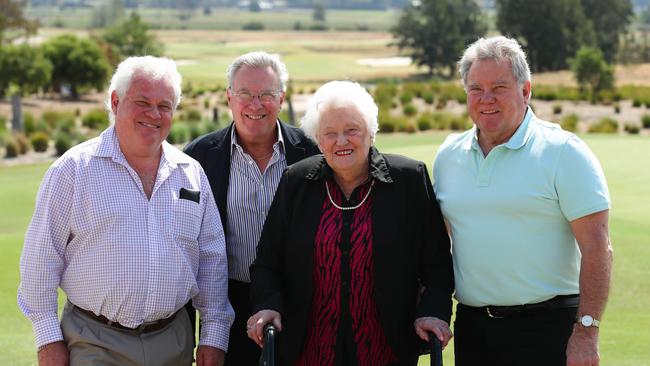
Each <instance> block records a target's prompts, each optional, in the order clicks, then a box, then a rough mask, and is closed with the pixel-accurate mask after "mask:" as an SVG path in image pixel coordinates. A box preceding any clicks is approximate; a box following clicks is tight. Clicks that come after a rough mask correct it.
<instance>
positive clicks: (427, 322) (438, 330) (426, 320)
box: [413, 316, 454, 349]
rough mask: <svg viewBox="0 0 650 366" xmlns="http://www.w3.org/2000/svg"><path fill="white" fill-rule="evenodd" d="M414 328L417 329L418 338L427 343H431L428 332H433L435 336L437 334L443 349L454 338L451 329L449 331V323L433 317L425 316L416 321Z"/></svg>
mask: <svg viewBox="0 0 650 366" xmlns="http://www.w3.org/2000/svg"><path fill="white" fill-rule="evenodd" d="M413 326H414V327H415V333H417V335H418V337H420V338H421V339H422V340H423V341H426V342H428V341H429V335H428V334H427V332H433V334H435V335H436V337H438V339H439V340H440V343H441V344H442V348H443V349H444V348H445V347H446V346H447V343H449V340H451V338H452V337H453V336H454V335H453V334H452V333H451V329H449V324H447V322H445V321H444V320H440V319H438V318H434V317H431V316H423V317H421V318H417V319H415V323H413Z"/></svg>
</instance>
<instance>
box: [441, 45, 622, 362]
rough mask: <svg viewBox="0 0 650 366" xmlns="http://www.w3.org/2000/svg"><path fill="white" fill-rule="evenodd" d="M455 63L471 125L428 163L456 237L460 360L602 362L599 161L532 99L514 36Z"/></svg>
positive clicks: (607, 260) (604, 206)
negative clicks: (539, 113) (538, 112)
mask: <svg viewBox="0 0 650 366" xmlns="http://www.w3.org/2000/svg"><path fill="white" fill-rule="evenodd" d="M459 68H460V74H461V77H462V79H463V83H464V86H465V90H466V92H467V107H468V111H469V115H470V117H471V118H472V120H473V121H474V127H473V128H472V129H470V130H469V131H466V132H465V133H462V134H454V135H451V136H449V137H448V138H447V140H446V141H445V142H444V143H443V145H442V146H441V147H440V150H439V151H438V154H437V157H436V161H435V163H434V179H435V183H434V185H435V189H436V195H437V198H438V200H439V202H440V207H441V209H442V212H443V214H444V216H445V218H446V220H447V223H448V225H449V229H450V233H451V237H452V245H453V249H452V251H453V258H454V274H455V281H456V298H457V300H458V302H459V305H458V307H457V310H456V322H455V330H454V331H455V334H456V340H455V353H456V365H458V366H472V365H544V366H549V365H558V366H559V365H562V366H564V365H598V362H599V354H598V325H599V322H600V319H601V316H602V314H603V311H604V308H605V303H606V300H607V295H608V290H609V282H610V274H611V267H612V249H611V245H610V242H609V232H608V210H609V206H610V201H609V193H608V190H607V184H606V182H605V177H604V174H603V171H602V169H601V167H600V164H599V163H598V160H597V159H596V157H595V156H594V155H593V154H592V152H591V151H590V150H589V148H588V147H587V146H586V145H585V144H584V143H583V142H582V141H581V140H580V139H579V138H578V137H576V136H575V135H574V134H572V133H569V132H566V131H564V130H562V129H561V128H560V127H559V125H557V124H553V123H549V122H546V121H542V120H540V119H538V118H537V117H536V116H535V114H534V113H533V111H532V110H531V109H530V108H529V106H528V103H529V100H530V96H531V82H530V79H531V78H530V70H529V67H528V64H527V62H526V55H525V54H524V52H523V51H522V50H521V47H520V46H519V44H518V43H517V42H516V41H515V40H512V39H508V38H505V37H494V38H488V39H480V40H478V41H477V42H476V43H474V44H472V45H471V46H470V47H468V49H467V50H466V51H465V53H464V55H463V57H462V59H461V60H460V61H459Z"/></svg>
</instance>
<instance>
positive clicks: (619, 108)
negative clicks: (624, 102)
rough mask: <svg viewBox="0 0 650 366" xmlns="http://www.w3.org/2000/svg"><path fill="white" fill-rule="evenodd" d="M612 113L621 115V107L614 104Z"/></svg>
mask: <svg viewBox="0 0 650 366" xmlns="http://www.w3.org/2000/svg"><path fill="white" fill-rule="evenodd" d="M614 113H616V114H620V113H621V105H620V104H618V103H616V104H614Z"/></svg>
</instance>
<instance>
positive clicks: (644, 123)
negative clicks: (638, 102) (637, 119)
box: [641, 114, 650, 128]
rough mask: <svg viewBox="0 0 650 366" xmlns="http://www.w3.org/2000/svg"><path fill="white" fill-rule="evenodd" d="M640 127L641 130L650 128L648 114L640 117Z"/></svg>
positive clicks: (649, 115)
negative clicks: (641, 127)
mask: <svg viewBox="0 0 650 366" xmlns="http://www.w3.org/2000/svg"><path fill="white" fill-rule="evenodd" d="M641 125H642V126H643V128H650V114H644V115H643V116H641Z"/></svg>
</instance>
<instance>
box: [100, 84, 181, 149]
mask: <svg viewBox="0 0 650 366" xmlns="http://www.w3.org/2000/svg"><path fill="white" fill-rule="evenodd" d="M111 108H112V109H113V113H115V131H116V133H117V136H118V139H119V140H120V145H121V146H122V148H123V149H122V150H123V151H124V152H129V153H131V152H133V153H136V154H138V155H146V154H149V153H155V152H158V151H159V150H158V149H159V148H160V145H161V144H162V142H163V141H164V140H165V139H166V138H167V135H168V134H169V129H170V127H171V122H172V116H173V114H174V89H173V87H172V82H171V80H170V79H169V78H168V77H162V78H160V79H152V78H151V77H148V76H146V75H143V74H140V75H138V74H136V75H134V76H133V79H132V80H131V83H130V85H129V88H128V90H127V91H126V92H125V93H124V96H122V97H121V98H120V97H119V96H118V95H117V92H113V95H111Z"/></svg>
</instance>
